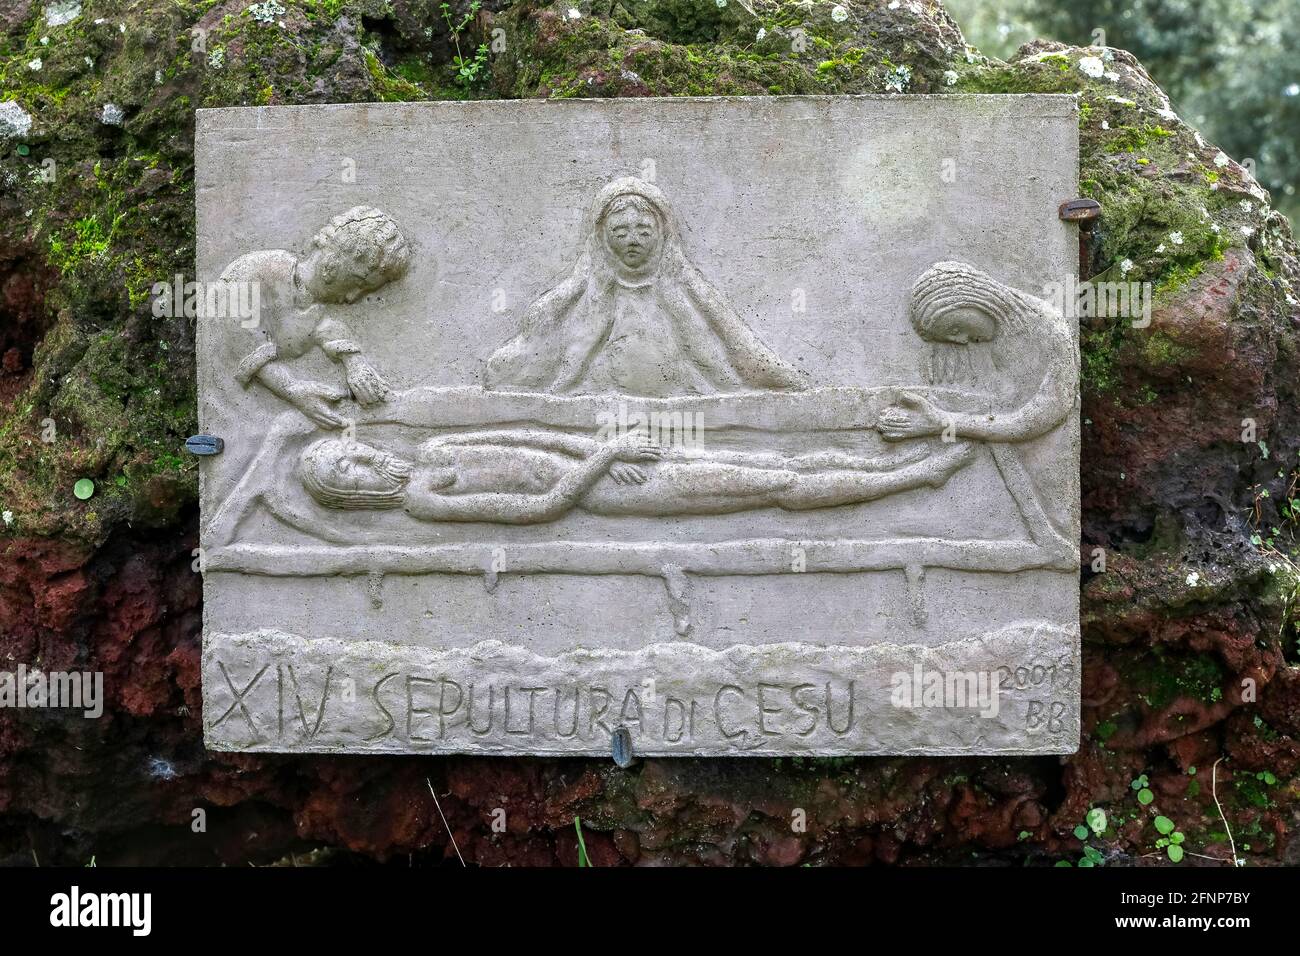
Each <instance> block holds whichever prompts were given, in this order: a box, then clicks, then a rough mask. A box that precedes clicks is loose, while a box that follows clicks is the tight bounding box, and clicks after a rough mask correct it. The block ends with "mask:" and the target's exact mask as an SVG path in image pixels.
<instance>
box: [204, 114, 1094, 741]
mask: <svg viewBox="0 0 1300 956" xmlns="http://www.w3.org/2000/svg"><path fill="white" fill-rule="evenodd" d="M197 137H198V142H197V164H198V169H197V206H198V211H197V215H198V233H199V246H198V263H197V282H196V284H195V287H194V289H193V290H192V292H193V296H192V297H193V298H194V299H196V300H197V303H198V304H197V306H196V308H197V311H198V318H197V320H196V321H197V323H198V341H199V397H200V416H201V425H202V430H203V432H204V433H206V434H208V435H213V436H216V437H219V438H221V439H223V441H224V451H223V452H222V453H221V454H219V455H214V456H211V457H206V458H204V459H202V539H201V543H202V563H203V572H204V590H205V620H204V651H203V674H202V680H203V699H204V717H203V719H204V727H205V739H206V742H207V745H208V746H209V747H210V748H213V749H216V750H245V751H289V752H358V753H399V752H402V753H404V752H430V753H448V752H477V753H499V754H609V753H610V751H611V739H612V737H613V736H614V735H615V734H616V733H620V734H621V730H626V737H625V739H627V738H630V740H631V744H632V747H633V750H634V751H635V752H636V753H638V754H643V755H672V754H682V755H685V754H708V755H744V754H752V755H792V754H804V755H818V754H822V755H832V754H901V753H934V754H966V753H970V754H981V753H988V754H991V753H1023V754H1049V753H1069V752H1073V751H1074V750H1075V749H1076V747H1077V745H1078V737H1079V633H1078V560H1079V558H1078V547H1077V542H1078V540H1079V489H1078V476H1079V418H1078V376H1079V365H1078V344H1077V329H1076V327H1075V326H1074V325H1073V324H1072V323H1071V322H1070V321H1068V320H1067V319H1066V317H1065V315H1064V314H1063V310H1062V309H1061V307H1060V304H1059V301H1058V302H1057V304H1053V302H1052V297H1051V296H1050V295H1048V294H1047V291H1046V290H1047V289H1048V288H1050V285H1049V284H1050V283H1058V284H1063V283H1064V282H1065V281H1066V278H1067V277H1068V276H1069V275H1070V274H1071V273H1072V269H1073V263H1074V262H1075V259H1076V249H1075V241H1076V240H1075V236H1074V232H1073V227H1071V226H1068V225H1067V224H1064V223H1062V222H1060V221H1059V220H1058V218H1057V207H1058V205H1059V204H1060V203H1061V202H1062V201H1064V200H1066V199H1070V198H1073V197H1074V196H1075V195H1076V193H1077V169H1078V157H1077V151H1078V146H1077V117H1076V114H1075V105H1074V101H1073V99H1072V98H1071V97H1068V96H1003V97H998V96H979V97H961V96H934V97H923V96H915V97H912V96H893V97H772V98H736V99H680V100H655V99H649V100H617V101H586V100H575V101H560V102H527V101H522V102H478V103H422V104H362V105H340V106H315V107H266V108H256V109H221V110H203V111H200V112H199V114H198V132H197Z"/></svg>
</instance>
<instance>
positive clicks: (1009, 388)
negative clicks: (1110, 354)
mask: <svg viewBox="0 0 1300 956" xmlns="http://www.w3.org/2000/svg"><path fill="white" fill-rule="evenodd" d="M908 317H909V318H910V320H911V323H912V328H914V329H915V330H916V334H917V335H919V336H920V337H921V338H922V339H924V340H925V341H927V342H930V343H931V349H932V350H931V362H930V370H929V371H930V382H931V384H934V385H954V386H958V387H961V388H967V389H972V390H975V391H978V392H982V393H989V394H994V395H996V396H997V397H998V400H999V404H1000V407H999V408H997V409H996V410H995V411H994V412H992V413H991V414H986V415H975V414H969V413H964V412H961V411H951V410H947V409H944V408H942V407H940V406H939V405H938V404H936V403H935V402H932V401H930V400H929V399H927V398H925V397H924V396H922V395H919V394H916V393H914V392H909V393H905V394H904V395H903V396H901V399H900V402H899V405H898V406H895V407H893V408H890V409H888V410H886V411H885V412H884V413H883V414H882V415H881V418H880V426H879V427H880V433H881V434H882V435H883V436H884V437H885V438H886V439H889V440H891V441H897V440H901V439H904V438H918V437H922V436H925V435H938V434H941V433H942V432H943V431H944V429H948V431H949V433H950V434H951V435H953V436H954V437H958V438H968V439H973V440H976V441H990V442H1021V441H1025V440H1028V439H1032V438H1038V437H1039V436H1041V435H1044V434H1046V433H1047V432H1049V431H1051V430H1052V429H1053V428H1055V427H1056V426H1057V425H1059V424H1061V422H1062V421H1063V420H1064V419H1065V417H1066V415H1068V414H1069V413H1070V410H1071V409H1072V408H1073V407H1074V403H1075V394H1076V391H1077V388H1078V384H1077V383H1078V380H1079V360H1078V347H1077V346H1076V345H1075V344H1074V339H1073V338H1072V336H1071V332H1070V327H1069V325H1068V323H1067V322H1066V319H1065V317H1064V316H1063V315H1062V314H1061V313H1060V312H1059V311H1058V310H1056V309H1055V308H1053V307H1052V306H1051V305H1050V304H1049V303H1048V302H1046V301H1044V300H1042V299H1038V298H1035V297H1033V296H1030V295H1026V294H1025V293H1023V292H1021V291H1019V290H1018V289H1013V288H1011V287H1010V286H1008V285H1005V284H1003V283H1001V282H998V281H997V280H995V279H993V278H992V277H990V276H988V275H985V274H984V273H982V272H980V271H979V270H978V269H975V268H973V267H972V266H969V265H967V264H965V263H963V262H939V263H936V264H935V265H933V266H932V267H930V268H929V269H927V270H926V272H925V274H924V275H922V276H921V277H920V278H919V279H917V280H916V285H915V286H914V287H913V289H912V298H911V302H910V306H909V309H908Z"/></svg>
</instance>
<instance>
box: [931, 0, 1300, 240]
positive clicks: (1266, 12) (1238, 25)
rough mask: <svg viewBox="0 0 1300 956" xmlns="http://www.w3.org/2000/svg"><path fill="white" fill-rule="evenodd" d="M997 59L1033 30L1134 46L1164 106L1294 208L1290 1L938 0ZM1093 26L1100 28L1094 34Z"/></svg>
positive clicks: (1299, 23) (1298, 32) (1297, 202)
mask: <svg viewBox="0 0 1300 956" xmlns="http://www.w3.org/2000/svg"><path fill="white" fill-rule="evenodd" d="M945 6H947V8H948V11H949V12H950V13H951V14H952V15H953V17H954V18H955V19H956V20H957V22H958V24H960V26H961V28H962V31H963V32H964V33H965V34H966V39H967V40H968V41H970V43H971V44H972V45H974V46H975V47H978V48H979V49H980V51H981V52H983V53H985V54H987V55H989V56H996V57H999V58H1001V59H1006V58H1008V57H1010V56H1011V55H1012V54H1014V53H1015V51H1016V48H1017V47H1018V46H1020V44H1022V43H1026V42H1028V41H1029V40H1032V39H1035V38H1043V39H1049V40H1058V41H1060V42H1062V43H1069V44H1072V45H1075V46H1088V45H1097V46H1110V47H1117V48H1119V49H1124V50H1128V51H1129V52H1131V53H1133V54H1135V55H1136V56H1137V57H1138V59H1139V60H1141V61H1142V64H1143V66H1145V67H1146V69H1147V72H1149V73H1150V74H1151V77H1152V79H1154V80H1155V81H1156V82H1157V83H1158V84H1160V86H1162V87H1163V88H1164V90H1165V92H1166V93H1168V94H1169V97H1170V99H1171V100H1172V101H1173V108H1174V109H1175V110H1176V111H1177V112H1178V114H1179V115H1180V116H1181V117H1182V118H1183V119H1184V120H1185V121H1186V122H1188V123H1190V124H1191V125H1193V126H1195V127H1197V128H1198V129H1200V130H1201V132H1202V133H1203V134H1204V135H1205V137H1206V139H1207V140H1209V141H1210V142H1213V143H1215V144H1216V145H1218V146H1219V147H1220V148H1221V149H1223V150H1224V151H1226V152H1227V153H1228V155H1230V156H1231V157H1232V158H1233V159H1235V160H1237V161H1238V162H1241V163H1243V164H1245V163H1246V160H1247V159H1250V160H1253V167H1254V173H1255V178H1256V179H1258V180H1259V182H1260V184H1261V185H1262V186H1263V187H1264V188H1265V189H1267V190H1269V192H1271V193H1272V195H1273V203H1274V205H1275V206H1277V207H1278V208H1279V209H1281V210H1282V211H1283V212H1285V213H1286V214H1287V215H1289V216H1290V217H1291V219H1292V220H1293V221H1296V219H1297V216H1300V192H1297V185H1298V184H1300V0H996V2H995V0H945ZM1098 31H1100V32H1098Z"/></svg>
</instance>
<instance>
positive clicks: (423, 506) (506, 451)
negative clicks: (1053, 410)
mask: <svg viewBox="0 0 1300 956" xmlns="http://www.w3.org/2000/svg"><path fill="white" fill-rule="evenodd" d="M926 447H928V446H923V447H921V448H919V449H917V450H916V451H918V452H920V453H922V454H923V455H924V457H921V456H920V455H918V454H911V455H906V454H905V455H903V456H899V457H894V458H892V459H888V460H884V459H871V458H862V457H858V456H854V455H848V454H843V453H839V452H817V453H813V454H809V455H800V456H795V457H789V458H787V457H784V456H781V455H772V454H763V453H753V454H750V453H744V452H726V451H707V452H704V451H700V450H698V449H689V448H680V447H669V448H665V447H662V446H660V445H658V444H655V443H654V442H651V441H650V440H648V439H647V438H646V437H645V436H644V435H641V434H637V433H633V434H630V435H624V436H622V437H619V438H616V439H614V440H612V441H609V442H600V441H595V440H593V439H590V438H585V437H582V436H578V435H570V434H566V433H561V432H548V431H540V430H538V431H534V430H510V431H487V432H470V433H460V434H450V435H442V436H439V437H437V438H433V439H430V440H429V441H427V442H425V443H424V444H423V445H422V446H421V447H420V450H419V454H418V457H417V461H416V462H415V463H410V462H407V461H405V460H403V459H401V458H399V457H397V456H395V455H391V454H389V453H387V452H383V451H380V450H378V449H376V448H374V447H372V446H370V445H366V444H364V443H363V442H358V441H355V440H350V439H345V438H324V439H321V440H319V441H317V442H315V443H313V444H311V445H309V446H308V447H307V448H306V449H305V450H304V451H303V453H302V457H301V459H300V461H299V467H298V474H299V478H300V479H301V481H302V484H303V486H304V487H305V488H306V490H307V492H308V493H309V494H310V495H311V496H312V498H313V499H314V500H315V501H316V502H317V503H318V504H320V505H323V506H325V507H327V508H336V509H342V510H360V509H387V508H398V507H401V508H403V509H405V511H406V512H407V513H408V514H410V515H411V516H412V517H414V518H417V519H419V520H421V521H490V522H496V523H499V524H537V523H540V522H545V521H554V520H556V519H558V518H560V517H562V516H563V515H565V514H567V513H568V512H569V511H570V510H572V509H574V508H578V509H581V510H583V511H587V512H590V513H592V514H598V515H644V516H672V515H706V514H730V513H734V512H737V511H749V510H753V509H759V508H783V509H785V510H788V511H802V510H807V509H812V508H829V507H834V506H837V505H849V504H857V503H860V502H864V501H871V500H873V499H876V498H881V497H884V496H885V495H890V494H895V493H897V492H900V491H907V490H910V489H913V488H922V487H932V488H937V487H939V486H941V485H942V484H944V483H945V482H946V481H947V480H948V479H949V478H950V477H951V476H952V475H953V474H954V473H955V472H956V471H957V470H958V469H960V468H962V467H963V466H965V465H966V464H968V463H969V462H970V460H971V458H972V457H973V456H974V453H975V447H976V446H975V445H973V444H971V443H969V442H957V443H952V444H936V446H933V447H935V448H937V450H933V452H932V453H929V454H925V452H926Z"/></svg>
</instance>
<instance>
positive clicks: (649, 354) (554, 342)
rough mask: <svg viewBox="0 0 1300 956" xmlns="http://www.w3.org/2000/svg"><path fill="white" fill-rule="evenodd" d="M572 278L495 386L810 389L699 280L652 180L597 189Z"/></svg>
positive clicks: (491, 373) (539, 312)
mask: <svg viewBox="0 0 1300 956" xmlns="http://www.w3.org/2000/svg"><path fill="white" fill-rule="evenodd" d="M584 233H585V235H586V244H585V246H584V248H583V250H582V252H581V254H580V255H579V256H578V259H577V262H575V263H574V266H573V270H572V271H571V272H570V274H569V277H568V278H567V279H565V280H564V281H563V282H561V283H560V284H559V285H557V286H556V287H555V288H553V289H549V290H548V291H546V292H545V293H543V294H542V295H541V296H540V297H539V298H538V299H537V301H535V302H534V303H533V304H532V305H531V306H529V308H528V310H527V312H525V314H524V317H523V328H522V330H521V331H520V333H519V334H518V335H517V336H516V337H515V338H513V339H511V340H510V341H509V342H507V343H506V344H505V345H503V346H502V347H501V348H500V349H498V350H497V351H496V352H495V353H494V354H493V355H492V357H491V358H490V359H489V360H488V367H487V375H486V381H487V385H488V387H489V388H497V389H510V390H526V391H543V392H553V393H556V394H601V393H620V394H625V395H639V396H649V397H663V396H669V395H705V394H712V393H717V392H736V391H745V390H752V389H799V388H804V387H805V385H806V383H805V380H804V377H803V376H802V375H801V374H800V373H799V372H798V371H796V370H795V369H794V368H793V367H792V366H791V365H789V364H788V363H786V362H785V361H783V360H782V359H780V358H778V357H777V356H776V355H775V354H774V353H773V352H772V351H771V350H770V349H768V348H767V347H766V346H765V345H764V344H763V343H762V342H760V341H759V339H758V337H757V336H756V335H755V334H754V333H753V332H752V331H751V330H750V329H749V327H748V326H747V325H745V323H744V322H743V321H742V320H741V318H740V317H739V316H738V315H737V314H736V312H735V310H734V309H732V307H731V306H730V305H729V304H728V303H727V301H726V299H725V298H724V297H723V296H722V294H721V293H720V292H718V290H717V289H716V288H714V287H713V286H712V285H710V284H709V282H708V281H707V280H706V279H705V278H704V277H703V275H702V274H701V273H700V271H699V269H697V268H696V267H695V266H694V265H693V264H692V263H691V261H690V260H689V259H688V258H687V256H686V252H685V250H684V249H683V248H682V241H681V235H680V228H679V225H678V223H677V220H676V218H675V216H674V215H673V211H672V209H671V208H670V207H669V205H668V200H667V199H666V198H665V197H664V194H663V193H662V192H661V191H660V190H659V188H658V187H657V186H655V185H653V184H652V183H647V182H643V181H641V180H639V179H634V178H631V177H628V178H624V179H617V180H615V181H614V182H612V183H610V184H609V185H608V186H606V187H605V188H604V189H602V190H601V191H600V193H599V194H598V195H597V196H596V199H595V202H594V203H593V204H592V207H591V212H590V213H589V215H588V219H587V224H586V226H585V227H584Z"/></svg>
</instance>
